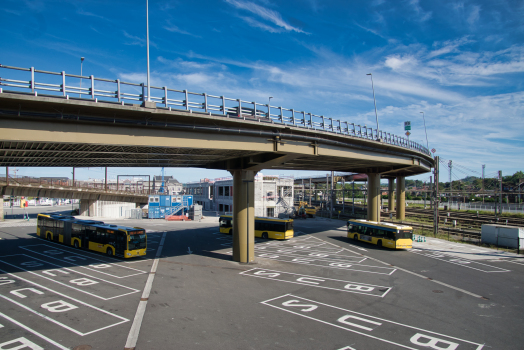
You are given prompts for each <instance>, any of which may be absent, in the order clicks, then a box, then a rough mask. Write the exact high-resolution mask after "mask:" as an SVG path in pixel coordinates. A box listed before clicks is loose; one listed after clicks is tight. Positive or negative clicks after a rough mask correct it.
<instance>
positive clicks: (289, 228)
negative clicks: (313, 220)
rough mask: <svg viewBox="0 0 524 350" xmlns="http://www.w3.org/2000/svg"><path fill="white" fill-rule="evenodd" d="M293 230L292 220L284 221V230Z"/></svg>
mask: <svg viewBox="0 0 524 350" xmlns="http://www.w3.org/2000/svg"><path fill="white" fill-rule="evenodd" d="M289 230H293V221H289V222H286V231H289Z"/></svg>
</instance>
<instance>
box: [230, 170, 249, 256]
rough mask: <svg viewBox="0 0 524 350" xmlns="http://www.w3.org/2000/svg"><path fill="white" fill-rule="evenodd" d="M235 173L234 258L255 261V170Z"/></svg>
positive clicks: (234, 171)
mask: <svg viewBox="0 0 524 350" xmlns="http://www.w3.org/2000/svg"><path fill="white" fill-rule="evenodd" d="M230 172H231V173H232V174H233V210H232V211H233V260H234V261H237V262H241V263H249V262H253V261H255V183H254V181H255V172H254V171H246V170H230Z"/></svg>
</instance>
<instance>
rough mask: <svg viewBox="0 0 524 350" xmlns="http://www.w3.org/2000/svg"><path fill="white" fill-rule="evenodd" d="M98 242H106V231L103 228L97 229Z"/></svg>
mask: <svg viewBox="0 0 524 350" xmlns="http://www.w3.org/2000/svg"><path fill="white" fill-rule="evenodd" d="M96 242H97V243H101V244H106V243H107V239H106V231H105V230H104V229H103V228H99V229H98V230H96Z"/></svg>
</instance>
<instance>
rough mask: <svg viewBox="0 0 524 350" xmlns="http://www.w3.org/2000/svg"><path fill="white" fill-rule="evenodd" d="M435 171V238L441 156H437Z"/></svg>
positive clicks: (434, 233) (435, 234)
mask: <svg viewBox="0 0 524 350" xmlns="http://www.w3.org/2000/svg"><path fill="white" fill-rule="evenodd" d="M434 171H435V174H434V175H433V177H434V178H435V212H434V213H435V214H434V215H435V216H434V218H433V236H434V237H437V234H438V224H439V222H438V219H439V218H438V214H439V213H438V204H439V199H440V196H439V188H438V184H439V179H438V177H439V176H438V173H439V156H435V168H434Z"/></svg>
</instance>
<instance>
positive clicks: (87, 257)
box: [19, 244, 146, 278]
mask: <svg viewBox="0 0 524 350" xmlns="http://www.w3.org/2000/svg"><path fill="white" fill-rule="evenodd" d="M42 245H43V246H47V245H46V244H42ZM26 247H29V246H23V247H19V248H22V249H24V250H27V251H30V252H31V253H34V254H38V255H43V256H44V257H46V258H49V259H54V260H58V261H62V262H64V261H67V262H69V263H71V262H72V261H74V260H76V259H79V260H87V259H91V260H96V261H100V262H101V264H89V265H88V266H91V267H93V268H94V269H93V268H89V267H87V266H79V267H81V268H84V269H87V270H90V271H95V272H97V273H101V274H104V275H108V276H111V277H114V278H127V277H131V276H136V275H141V274H144V273H146V271H142V270H137V269H135V268H132V267H128V266H124V265H120V264H115V263H107V262H106V261H104V260H101V259H96V258H93V257H90V256H85V255H83V254H78V253H70V252H69V251H67V250H64V249H60V248H56V247H51V246H49V247H51V248H52V249H53V250H58V251H62V252H66V253H70V254H71V255H70V256H66V257H64V258H61V259H60V258H55V257H53V256H49V254H48V255H46V254H42V253H40V252H37V251H34V250H31V249H28V248H26ZM77 257H78V258H77ZM67 258H69V259H67ZM73 258H75V259H73ZM105 265H109V266H117V267H121V268H124V269H128V270H133V271H138V273H133V274H129V275H124V276H116V275H113V274H110V273H107V272H103V271H101V270H100V269H96V268H97V266H105Z"/></svg>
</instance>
